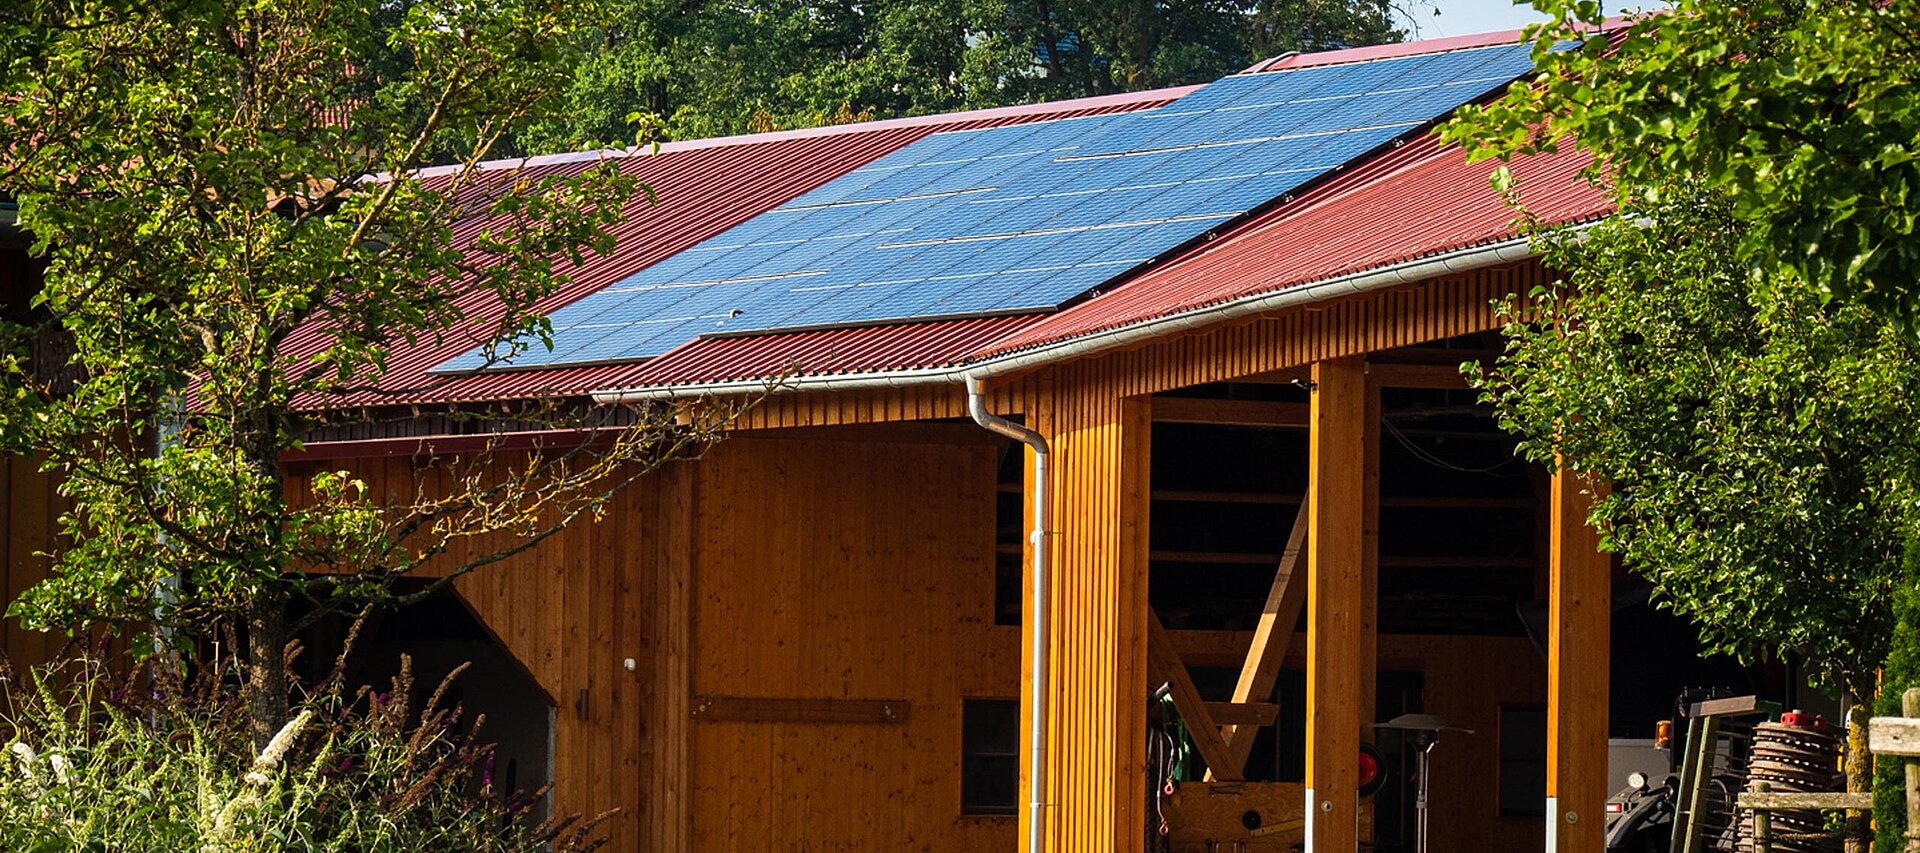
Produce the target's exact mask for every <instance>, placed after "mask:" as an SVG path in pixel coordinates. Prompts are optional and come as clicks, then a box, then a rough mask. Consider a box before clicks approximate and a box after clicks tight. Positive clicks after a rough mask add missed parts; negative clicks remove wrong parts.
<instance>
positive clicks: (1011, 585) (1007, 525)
mask: <svg viewBox="0 0 1920 853" xmlns="http://www.w3.org/2000/svg"><path fill="white" fill-rule="evenodd" d="M1026 461H1027V454H1026V448H1025V446H1024V445H1021V444H1020V443H1018V442H1009V443H1008V444H1007V446H1006V447H1005V448H1004V449H1002V451H1001V455H1000V471H999V474H998V475H997V476H996V477H995V494H994V514H993V527H994V540H993V545H994V548H993V624H995V625H1018V624H1020V615H1021V614H1020V607H1021V603H1022V602H1021V596H1022V595H1023V594H1024V589H1023V587H1024V585H1025V583H1026V578H1025V576H1024V572H1025V571H1026V560H1025V556H1024V554H1023V553H1022V548H1023V546H1024V545H1025V544H1026V541H1027V537H1026V496H1025V494H1024V492H1023V490H1024V488H1025V486H1024V483H1025V477H1026Z"/></svg>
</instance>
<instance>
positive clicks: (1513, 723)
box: [1500, 708, 1547, 817]
mask: <svg viewBox="0 0 1920 853" xmlns="http://www.w3.org/2000/svg"><path fill="white" fill-rule="evenodd" d="M1546 813H1547V712H1546V711H1545V710H1544V709H1541V708H1501V709H1500V816H1501V817H1541V816H1544V815H1545V814H1546Z"/></svg>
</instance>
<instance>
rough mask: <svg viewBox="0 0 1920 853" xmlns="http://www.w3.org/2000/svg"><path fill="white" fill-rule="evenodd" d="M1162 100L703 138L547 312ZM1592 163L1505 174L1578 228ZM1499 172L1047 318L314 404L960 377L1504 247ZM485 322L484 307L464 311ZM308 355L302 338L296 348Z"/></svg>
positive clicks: (410, 364) (816, 339)
mask: <svg viewBox="0 0 1920 853" xmlns="http://www.w3.org/2000/svg"><path fill="white" fill-rule="evenodd" d="M1512 40H1514V39H1513V34H1511V33H1502V34H1494V35H1489V36H1472V37H1466V38H1463V39H1449V40H1442V41H1440V42H1428V43H1414V44H1410V45H1392V46H1383V47H1378V48H1360V49H1355V50H1351V51H1336V52H1331V53H1328V54H1318V55H1307V56H1301V57H1293V58H1289V59H1286V60H1281V61H1279V62H1275V63H1273V65H1274V67H1291V66H1294V65H1308V64H1315V65H1317V64H1325V63H1329V62H1343V61H1358V60H1360V59H1368V58H1377V55H1388V54H1392V55H1398V54H1400V53H1412V52H1424V51H1435V50H1451V49H1458V48H1462V47H1470V46H1476V45H1480V44H1493V43H1499V42H1505V41H1512ZM1191 88H1192V87H1189V89H1183V90H1162V91H1160V92H1150V93H1141V94H1138V95H1131V96H1117V97H1108V98H1098V99H1086V100H1082V101H1069V102H1061V103H1057V104H1051V105H1039V106H1034V107H1021V108H1014V109H1008V110H991V111H981V112H976V113H959V114H954V115H948V116H929V117H923V118H915V119H904V120H897V121H887V122H874V123H870V124H863V125H851V126H844V127H837V128H821V129H816V130H807V131H794V132H786V133H775V134H761V135H756V136H747V137H734V138H728V139H720V140H698V141H693V142H686V143H674V144H671V145H668V146H665V147H664V148H663V150H662V151H661V153H660V154H658V155H655V156H627V155H623V156H626V159H625V160H624V162H623V167H624V168H628V169H630V170H631V172H632V174H635V175H636V176H638V177H640V178H641V179H642V180H645V181H647V182H648V183H650V184H652V185H653V186H654V187H655V188H656V190H657V191H658V192H659V194H660V197H661V204H660V206H659V207H658V208H649V207H645V206H643V204H637V205H636V206H635V207H634V208H632V209H630V210H629V213H628V216H627V218H626V219H625V220H624V221H623V222H622V223H621V225H620V226H619V227H618V228H617V229H616V237H617V239H618V248H617V249H616V251H615V252H614V254H613V255H611V256H609V257H606V258H599V259H595V260H591V261H589V262H588V264H587V265H586V266H585V267H584V268H582V269H580V270H576V271H575V273H574V278H573V281H572V282H571V283H570V285H569V286H568V288H567V289H566V291H565V292H563V293H561V294H557V295H556V296H555V297H553V298H552V299H550V300H548V301H547V302H546V303H545V304H543V305H541V306H540V309H541V310H544V311H551V310H553V309H554V308H557V307H559V306H561V305H564V304H566V303H567V302H571V301H573V300H574V299H578V298H580V297H581V296H584V295H585V294H587V293H590V292H592V291H593V290H595V289H598V288H599V287H602V286H604V285H605V284H608V283H610V282H613V281H616V280H619V279H621V278H624V277H626V276H628V275H631V274H632V273H634V272H636V271H638V270H640V269H641V268H643V267H645V266H647V265H648V264H651V263H653V262H655V261H658V260H660V259H662V258H665V257H667V256H669V255H671V254H673V253H675V252H678V251H681V250H684V249H686V248H688V247H690V246H692V245H694V244H696V243H698V242H700V241H701V240H704V239H706V238H707V237H710V236H712V235H714V234H717V233H719V232H721V231H723V230H725V229H726V228H729V227H731V226H733V225H735V224H738V223H739V222H742V221H744V220H746V219H748V218H750V217H752V216H754V215H756V214H758V213H760V212H763V211H765V210H768V209H771V208H773V207H775V206H777V205H779V204H781V203H783V202H785V201H787V200H789V199H791V198H793V197H795V196H797V195H799V194H800V193H803V192H805V191H807V190H809V189H811V188H813V187H815V186H818V185H819V184H822V183H825V182H826V181H828V180H831V179H832V178H834V177H836V176H838V175H840V174H843V173H844V172H846V171H849V170H851V169H853V168H856V167H858V166H859V165H861V164H863V163H865V162H868V161H870V160H872V159H874V158H876V157H879V156H880V155H882V154H885V153H887V152H889V151H892V150H894V149H896V148H898V147H900V146H903V145H905V144H907V143H909V142H911V141H913V140H915V139H918V138H920V137H922V136H925V135H926V134H928V133H932V132H934V131H937V130H948V129H958V128H966V127H981V126H991V125H998V124H1008V123H1015V122H1020V121H1032V120H1043V119H1051V118H1063V117H1069V116H1076V115H1089V114H1100V113H1110V112H1118V111H1124V110H1131V109H1143V108H1148V107H1152V106H1156V105H1158V104H1160V103H1164V102H1166V101H1168V100H1171V99H1173V98H1174V97H1177V96H1178V95H1180V94H1183V93H1184V92H1185V91H1188V90H1190V89H1191ZM600 156H604V155H603V154H581V155H561V156H557V157H550V158H541V159H537V160H535V161H532V162H531V163H530V164H529V165H530V167H531V168H534V169H536V170H540V169H547V170H555V171H570V170H577V169H582V168H585V167H586V165H588V164H590V163H592V162H594V161H595V160H597V159H598V157H600ZM1589 162H1590V158H1589V157H1588V156H1587V155H1586V154H1585V153H1584V152H1581V151H1579V150H1578V149H1575V148H1573V147H1571V146H1568V147H1567V148H1566V149H1565V150H1563V151H1562V152H1561V153H1559V154H1555V155H1547V156H1538V157H1531V158H1524V159H1521V160H1518V161H1515V162H1514V163H1512V164H1510V168H1511V169H1512V171H1513V172H1514V174H1515V175H1516V177H1517V178H1518V179H1519V182H1520V187H1521V191H1522V194H1523V196H1524V197H1525V199H1526V201H1527V203H1528V206H1529V208H1530V209H1531V210H1532V211H1533V212H1534V213H1535V214H1536V215H1537V216H1539V218H1540V219H1542V220H1543V221H1546V222H1550V223H1561V222H1574V221H1585V220H1591V219H1595V218H1598V217H1600V216H1603V215H1605V214H1606V213H1608V212H1610V209H1611V208H1610V202H1609V199H1608V197H1607V195H1606V193H1605V192H1604V191H1602V190H1600V189H1598V188H1595V187H1593V186H1591V185H1589V184H1588V183H1587V182H1586V181H1585V180H1583V179H1582V178H1581V177H1580V172H1581V170H1582V169H1583V168H1584V167H1585V166H1586V165H1587V164H1588V163H1589ZM1495 165H1496V164H1495V163H1492V162H1481V163H1475V164H1469V163H1467V162H1466V158H1465V156H1464V154H1463V153H1462V152H1461V151H1460V150H1459V149H1457V148H1452V147H1445V146H1442V145H1440V144H1439V143H1438V142H1436V141H1435V140H1433V139H1432V138H1431V137H1429V138H1423V139H1419V140H1414V141H1411V142H1409V143H1407V144H1405V145H1403V146H1401V147H1399V148H1397V149H1394V150H1391V151H1388V152H1385V153H1382V154H1380V155H1377V156H1375V157H1373V158H1372V159H1370V160H1367V161H1364V162H1361V163H1358V164H1355V165H1354V166H1353V167H1351V168H1349V169H1348V170H1347V171H1345V172H1344V173H1341V174H1339V175H1337V176H1336V177H1334V178H1333V179H1332V180H1329V181H1327V182H1326V183H1324V184H1322V185H1320V186H1319V187H1316V188H1314V189H1311V190H1309V191H1308V192H1306V193H1304V194H1302V195H1301V196H1299V197H1298V198H1295V199H1293V200H1291V201H1288V202H1286V203H1284V204H1282V205H1280V206H1279V207H1276V208H1275V209H1273V210H1271V211H1268V212H1266V213H1264V214H1260V215H1258V216H1255V217H1253V218H1252V219H1250V220H1248V221H1246V222H1243V223H1240V224H1238V225H1236V226H1234V227H1232V228H1231V229H1230V230H1228V231H1227V232H1226V233H1224V234H1222V235H1221V236H1219V237H1217V238H1215V239H1213V240H1211V241H1210V242H1207V243H1205V244H1202V245H1200V246H1197V247H1193V248H1190V249H1188V250H1186V251H1185V252H1184V253H1183V254H1182V255H1181V256H1179V257H1177V258H1175V259H1173V260H1171V261H1168V262H1166V263H1164V264H1162V265H1161V266H1159V267H1156V268H1153V269H1151V270H1149V271H1146V272H1144V273H1142V274H1139V275H1136V276H1135V277H1133V278H1131V279H1129V280H1127V281H1125V282H1122V283H1120V284H1118V285H1115V286H1112V287H1110V288H1108V289H1107V290H1106V291H1105V292H1103V293H1099V294H1097V295H1095V296H1093V297H1091V298H1089V299H1087V300H1085V301H1083V302H1080V303H1078V304H1074V305H1071V306H1068V307H1067V308H1065V309H1063V310H1061V311H1060V312H1058V313H1054V314H1029V315H1019V316H1011V317H994V318H985V319H948V320H937V321H921V322H911V323H896V324H890V325H880V326H868V327H860V328H844V329H828V330H811V331H798V332H769V333H766V334H758V335H748V336H737V337H714V338H703V339H700V340H695V341H692V342H689V343H687V344H685V345H682V346H680V347H678V348H676V349H674V350H673V351H671V352H668V353H667V354H665V355H662V356H660V357H658V358H656V359H653V360H651V361H648V362H644V363H637V364H621V365H606V366H588V367H562V368H552V369H530V370H521V371H491V372H487V373H483V374H479V375H475V376H468V377H462V378H459V379H457V380H454V381H451V382H448V381H444V380H441V381H439V382H438V383H437V384H434V383H432V381H431V380H432V379H433V378H432V377H429V376H428V374H427V370H428V369H429V368H431V367H433V366H434V365H437V364H439V363H441V362H442V361H444V360H445V359H447V358H450V357H452V356H454V355H457V354H459V353H461V352H464V351H466V350H468V349H470V348H471V347H472V345H473V343H474V342H473V341H470V340H468V339H466V338H464V337H459V338H450V339H449V340H448V341H446V342H444V343H443V344H437V345H430V346H421V347H418V348H413V349H408V350H404V351H400V352H396V353H395V357H394V361H393V367H392V370H391V373H390V376H389V387H408V386H409V385H413V384H426V385H427V386H428V387H426V388H425V389H424V390H422V391H420V392H418V393H414V394H409V395H399V396H395V395H393V394H356V395H352V396H348V397H343V398H336V399H329V400H324V401H310V402H308V404H309V405H314V406H316V407H319V406H324V407H346V406H378V405H387V404H394V403H409V402H465V401H478V400H497V399H525V398H534V397H544V396H557V395H579V394H584V393H587V392H590V391H594V390H600V389H608V388H621V389H634V388H646V387H665V386H674V385H688V384H705V383H716V382H726V381H738V380H758V379H766V378H771V377H776V376H781V375H785V374H789V373H794V372H798V373H801V374H804V375H832V374H843V373H855V372H860V373H865V372H876V371H895V370H913V369H922V368H938V367H951V366H957V365H962V364H964V363H966V362H969V361H975V360H980V359H985V358H991V357H995V356H1000V355H1006V354H1010V353H1013V352H1016V351H1019V350H1023V349H1030V348H1034V347H1038V346H1042V345H1045V344H1049V343H1053V342H1057V341H1061V340H1065V339H1069V338H1073V337H1078V336H1082V335H1088V334H1093V333H1097V332H1101V331H1105V330H1110V329H1114V328H1117V327H1122V326H1128V325H1133V324H1136V323H1141V322H1145V321H1150V320H1153V319H1155V318H1159V317H1164V316H1167V315H1170V314H1176V313H1180V312H1184V311H1190V310H1195V309H1201V308H1205V307H1207V306H1211V305H1217V304H1221V303H1225V302H1230V301H1233V300H1237V299H1240V298H1244V297H1250V296H1258V295H1261V294H1265V293H1270V292H1274V291H1278V290H1283V289H1286V288H1289V287H1296V286H1303V285H1307V284H1312V283H1314V282H1317V281H1322V280H1325V279H1329V278H1333V277H1337V276H1342V275H1347V274H1352V273H1359V272H1365V271H1367V270H1370V269H1375V268H1380V267H1386V266H1391V265H1394V264H1398V263H1404V262H1407V261H1414V260H1419V259H1422V258H1427V257H1432V256H1435V255H1441V254H1446V253H1448V252H1452V251H1456V250H1460V249H1467V248H1472V247H1475V246H1479V245H1485V244H1489V243H1496V242H1501V241H1505V240H1510V239H1513V238H1514V237H1515V236H1517V230H1516V229H1515V227H1514V222H1513V219H1514V213H1513V211H1512V210H1511V209H1510V208H1509V207H1508V206H1507V205H1506V204H1505V203H1504V202H1503V201H1502V199H1500V197H1499V196H1497V195H1496V194H1495V193H1494V192H1493V190H1492V188H1491V187H1490V186H1489V183H1488V178H1489V176H1490V174H1491V173H1492V171H1493V169H1494V167H1495ZM474 310H475V312H476V313H477V314H479V315H481V316H491V315H489V314H488V312H487V310H486V306H476V307H475V309H474ZM315 343H316V341H314V340H308V341H306V342H305V345H306V346H308V347H309V348H310V347H312V346H313V345H315Z"/></svg>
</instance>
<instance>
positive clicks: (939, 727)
mask: <svg viewBox="0 0 1920 853" xmlns="http://www.w3.org/2000/svg"><path fill="white" fill-rule="evenodd" d="M999 453H1000V450H999V448H997V447H993V446H985V445H980V444H966V445H939V444H928V443H898V444H890V443H879V442H873V441H847V442H838V441H831V440H817V441H816V440H791V439H786V440H777V441H776V440H756V439H754V438H752V437H750V436H748V437H741V438H736V439H732V440H729V441H727V442H725V443H723V444H722V445H720V446H719V447H717V448H715V449H714V450H713V451H712V452H710V453H709V455H708V458H707V460H706V461H705V463H703V468H702V470H701V473H700V477H699V483H698V487H697V496H696V498H695V500H696V503H697V505H698V506H699V508H700V512H699V515H698V519H697V530H696V533H697V537H698V541H697V543H696V545H695V548H694V551H695V553H696V560H695V567H694V581H693V589H694V591H695V594H694V597H693V604H692V612H693V648H694V649H695V650H696V654H695V658H694V666H693V673H692V680H693V690H694V692H695V694H697V695H709V694H711V695H724V696H735V697H774V698H779V699H805V698H813V699H838V700H871V699H900V700H905V701H906V702H908V703H909V704H910V706H911V712H910V713H909V714H907V715H906V718H905V720H904V722H899V723H887V724H849V723H806V722H794V721H774V720H766V721H735V720H712V721H709V720H706V719H696V720H695V722H694V723H693V724H692V725H693V729H692V756H691V762H692V786H693V787H692V794H693V801H692V810H693V817H692V826H693V830H692V849H697V850H701V851H762V850H930V851H948V850H950V851H972V850H1006V849H1011V848H1012V847H1013V846H1014V844H1015V828H1016V819H1015V818H1013V817H1011V816H1008V817H967V816H962V815H961V814H960V775H959V772H958V770H959V765H960V746H961V744H960V730H961V727H960V717H961V702H962V700H963V699H964V698H968V697H978V698H1012V697H1013V696H1015V695H1017V693H1018V690H1019V686H1018V677H1019V672H1020V664H1019V661H1018V660H1017V655H1018V651H1019V642H1020V640H1019V629H1018V628H1015V627H1011V626H996V625H994V624H993V600H994V596H993V584H994V562H993V561H994V556H993V555H994V497H995V489H996V483H995V480H996V467H997V463H998V460H999Z"/></svg>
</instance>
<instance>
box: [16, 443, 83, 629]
mask: <svg viewBox="0 0 1920 853" xmlns="http://www.w3.org/2000/svg"><path fill="white" fill-rule="evenodd" d="M57 485H58V484H57V482H56V481H55V480H54V478H53V477H50V476H48V475H46V474H43V473H41V472H40V466H39V465H38V464H36V463H35V462H34V461H33V460H30V459H24V458H21V457H17V456H0V507H3V508H0V543H3V544H0V548H4V554H5V559H6V565H5V568H4V569H3V570H0V591H4V593H5V595H6V598H5V600H4V602H0V606H4V604H6V603H11V602H12V601H13V600H14V599H17V598H19V597H20V593H22V592H25V591H26V590H27V588H28V587H31V586H33V585H34V584H37V583H39V582H40V581H42V580H45V579H46V577H47V573H48V571H49V570H50V569H51V561H50V560H49V559H48V558H47V557H44V556H41V555H42V554H47V553H52V552H53V551H56V550H58V548H59V544H60V514H61V513H63V512H65V511H66V509H67V507H68V502H67V500H66V499H65V498H63V497H61V496H60V494H59V491H58V490H57ZM5 625H6V628H5V630H4V632H0V651H5V652H6V655H7V659H8V660H9V661H10V662H11V663H12V664H13V666H15V667H28V666H38V665H40V664H42V663H46V662H47V660H48V659H50V658H51V657H52V656H53V655H54V654H55V653H57V652H58V651H59V650H60V647H61V646H62V645H64V644H65V643H66V637H64V636H63V635H60V634H46V633H41V632H39V631H28V630H26V629H24V628H22V627H20V621H19V620H18V619H14V618H11V617H8V618H7V619H6V620H5Z"/></svg>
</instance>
